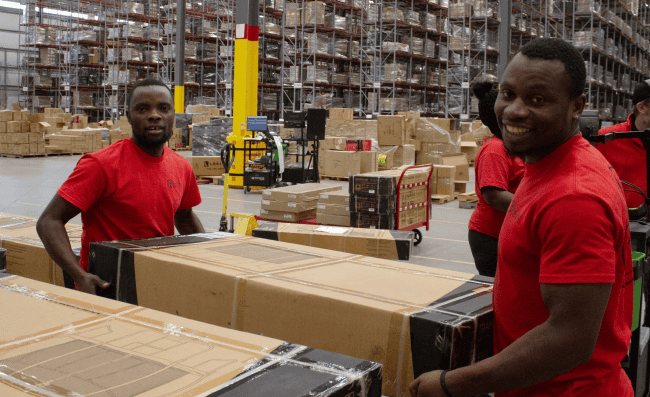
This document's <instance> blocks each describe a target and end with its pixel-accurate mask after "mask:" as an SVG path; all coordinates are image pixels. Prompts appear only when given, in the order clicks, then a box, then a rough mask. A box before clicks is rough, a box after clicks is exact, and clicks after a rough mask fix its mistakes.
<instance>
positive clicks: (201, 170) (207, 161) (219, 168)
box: [192, 156, 226, 176]
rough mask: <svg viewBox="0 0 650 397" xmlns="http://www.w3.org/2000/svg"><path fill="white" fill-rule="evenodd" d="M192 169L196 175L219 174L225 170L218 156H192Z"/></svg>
mask: <svg viewBox="0 0 650 397" xmlns="http://www.w3.org/2000/svg"><path fill="white" fill-rule="evenodd" d="M192 169H193V170H194V175H196V176H219V175H223V173H224V172H226V170H225V168H224V167H223V164H222V163H221V157H220V156H194V157H192Z"/></svg>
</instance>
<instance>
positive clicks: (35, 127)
mask: <svg viewBox="0 0 650 397" xmlns="http://www.w3.org/2000/svg"><path fill="white" fill-rule="evenodd" d="M29 116H30V115H29V112H27V111H20V110H3V111H0V154H8V155H15V156H29V155H42V154H45V139H44V133H43V132H42V131H43V130H44V128H45V127H44V126H42V125H40V124H38V123H36V124H30V121H29Z"/></svg>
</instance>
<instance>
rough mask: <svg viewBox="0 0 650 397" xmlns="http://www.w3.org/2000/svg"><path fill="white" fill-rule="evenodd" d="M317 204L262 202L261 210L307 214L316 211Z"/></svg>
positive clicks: (310, 202) (305, 202) (313, 202)
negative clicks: (306, 212)
mask: <svg viewBox="0 0 650 397" xmlns="http://www.w3.org/2000/svg"><path fill="white" fill-rule="evenodd" d="M316 203H317V201H316V200H312V201H299V202H288V201H275V200H262V204H261V207H260V208H262V209H264V210H269V211H282V212H305V211H309V210H314V209H316Z"/></svg>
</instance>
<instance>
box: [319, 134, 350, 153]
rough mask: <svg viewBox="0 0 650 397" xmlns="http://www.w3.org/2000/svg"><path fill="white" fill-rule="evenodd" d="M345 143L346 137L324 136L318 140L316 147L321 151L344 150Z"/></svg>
mask: <svg viewBox="0 0 650 397" xmlns="http://www.w3.org/2000/svg"><path fill="white" fill-rule="evenodd" d="M346 143H347V138H343V137H340V136H331V137H325V139H324V140H322V141H320V143H319V146H318V148H319V149H320V150H321V151H325V150H345V147H346Z"/></svg>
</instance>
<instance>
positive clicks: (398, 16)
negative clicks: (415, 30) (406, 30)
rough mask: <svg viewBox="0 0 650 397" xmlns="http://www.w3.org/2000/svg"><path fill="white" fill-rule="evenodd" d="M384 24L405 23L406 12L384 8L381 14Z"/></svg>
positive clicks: (393, 8)
mask: <svg viewBox="0 0 650 397" xmlns="http://www.w3.org/2000/svg"><path fill="white" fill-rule="evenodd" d="M381 18H382V21H383V22H395V21H404V12H403V11H402V10H400V9H399V8H395V7H384V8H383V11H382V13H381Z"/></svg>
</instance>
